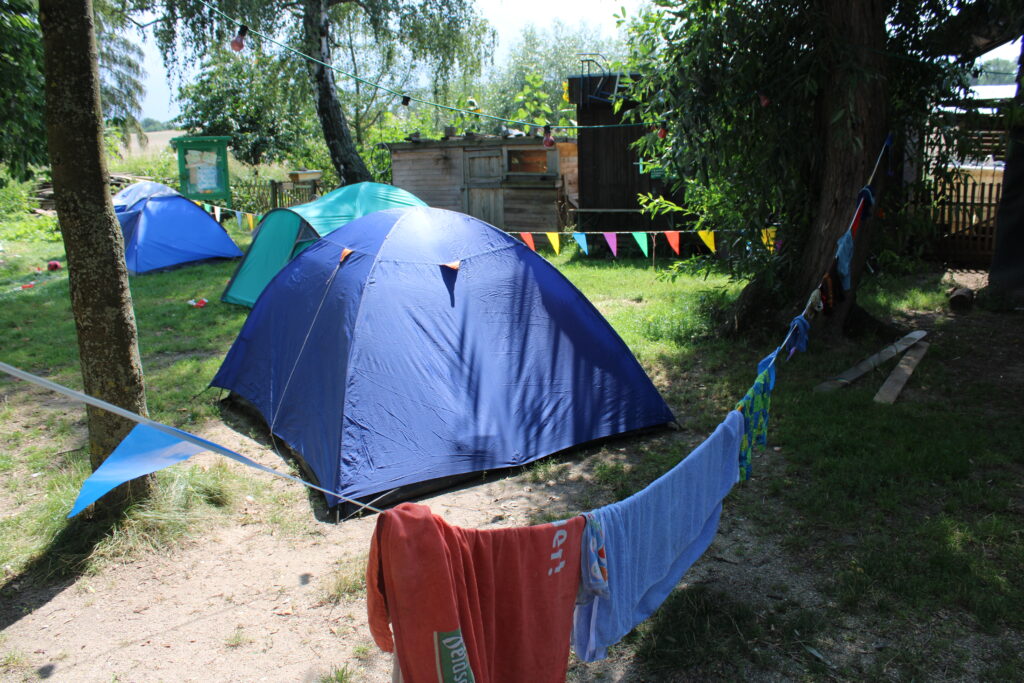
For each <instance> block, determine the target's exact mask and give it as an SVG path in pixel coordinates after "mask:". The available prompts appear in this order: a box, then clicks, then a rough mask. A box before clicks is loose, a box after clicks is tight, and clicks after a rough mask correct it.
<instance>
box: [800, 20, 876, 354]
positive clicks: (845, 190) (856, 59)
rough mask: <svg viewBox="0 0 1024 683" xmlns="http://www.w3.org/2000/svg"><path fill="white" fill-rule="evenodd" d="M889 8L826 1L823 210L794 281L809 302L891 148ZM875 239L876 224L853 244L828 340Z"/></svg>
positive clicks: (820, 130)
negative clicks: (846, 284) (847, 280)
mask: <svg viewBox="0 0 1024 683" xmlns="http://www.w3.org/2000/svg"><path fill="white" fill-rule="evenodd" d="M888 4H889V3H887V2H884V1H883V0H864V1H862V2H849V0H824V2H823V5H822V10H823V15H824V21H825V22H826V35H828V36H829V40H830V43H831V44H830V46H829V49H828V51H827V53H828V54H829V55H830V61H831V64H830V65H829V68H830V72H831V77H830V78H829V79H828V82H827V85H826V89H825V91H824V92H823V95H822V100H821V103H822V106H821V107H820V109H819V113H818V117H819V121H818V126H817V135H816V136H814V138H812V139H815V140H820V141H821V144H822V148H823V168H822V173H821V178H822V182H821V191H820V194H819V196H818V198H817V202H818V206H817V209H816V211H815V217H814V221H813V223H812V225H811V231H810V237H809V238H808V241H807V243H806V246H805V248H804V252H803V255H802V258H801V267H800V271H799V273H798V274H797V275H796V282H795V284H796V291H797V293H798V295H800V296H803V297H807V296H808V295H810V293H811V292H812V291H814V289H815V288H816V287H817V286H818V283H819V282H820V281H821V278H822V276H823V275H824V274H825V273H826V272H827V271H828V269H829V267H830V266H831V265H832V261H833V259H834V258H835V253H836V241H837V240H838V239H839V238H840V237H841V236H842V235H843V233H845V232H846V230H847V228H848V227H849V226H850V220H851V218H852V217H853V214H854V211H855V209H856V204H857V193H858V192H859V191H860V189H861V187H863V186H864V184H865V183H866V182H867V181H868V177H869V176H870V174H871V171H872V169H873V168H874V163H875V160H876V158H877V155H878V152H879V150H880V149H881V147H882V144H883V143H884V142H885V136H886V130H885V122H886V115H887V114H886V102H887V92H886V84H885V77H884V69H885V61H884V60H885V58H884V51H885V42H886V29H885V20H886V16H887V14H888V9H889V7H888ZM837 117H838V118H837ZM884 175H885V172H884V170H883V169H880V170H879V173H878V174H877V175H876V176H875V182H876V189H877V188H878V184H877V183H879V181H880V180H881V178H882V177H884ZM870 238H871V221H864V222H862V224H861V227H860V230H859V231H858V233H857V238H856V240H855V242H854V253H853V260H852V263H851V264H850V273H851V288H850V290H849V291H848V292H846V293H845V296H844V298H843V300H842V302H838V303H837V305H836V307H835V309H834V310H833V312H832V314H831V315H830V316H827V317H823V318H821V319H820V320H821V321H822V322H821V323H820V325H819V326H820V328H821V329H822V330H823V331H824V333H825V334H826V335H832V336H835V335H838V334H840V333H841V332H842V330H843V327H844V324H845V323H846V320H847V316H848V315H849V313H850V311H851V310H853V307H854V306H855V305H856V291H857V285H858V283H859V281H860V274H861V271H862V269H863V267H864V260H865V258H866V257H867V253H868V244H869V242H870ZM801 304H802V302H801Z"/></svg>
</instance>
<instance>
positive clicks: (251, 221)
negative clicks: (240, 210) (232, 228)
mask: <svg viewBox="0 0 1024 683" xmlns="http://www.w3.org/2000/svg"><path fill="white" fill-rule="evenodd" d="M245 224H246V225H247V226H248V227H249V232H252V230H253V228H255V227H256V217H255V216H253V215H252V214H251V213H247V214H245Z"/></svg>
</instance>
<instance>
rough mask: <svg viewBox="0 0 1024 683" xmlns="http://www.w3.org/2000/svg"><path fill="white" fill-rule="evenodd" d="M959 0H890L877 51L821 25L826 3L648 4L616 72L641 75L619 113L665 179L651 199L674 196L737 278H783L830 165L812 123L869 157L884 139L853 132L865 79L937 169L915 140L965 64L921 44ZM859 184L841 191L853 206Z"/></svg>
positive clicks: (936, 160) (899, 129) (938, 160)
mask: <svg viewBox="0 0 1024 683" xmlns="http://www.w3.org/2000/svg"><path fill="white" fill-rule="evenodd" d="M957 4H958V3H956V2H954V1H953V0H926V1H924V2H921V1H910V0H907V1H903V0H891V1H890V2H888V3H886V4H885V5H884V7H885V8H886V10H885V12H884V15H885V16H886V17H887V18H886V19H885V22H884V23H885V26H884V27H875V29H874V30H884V31H885V36H884V49H881V50H875V49H873V48H871V47H870V46H865V45H854V44H852V42H851V40H850V39H849V37H848V35H847V34H846V33H845V32H841V31H840V30H839V29H838V27H837V26H835V25H834V23H830V19H829V17H828V16H826V14H827V6H828V3H825V4H822V3H820V2H815V1H813V0H771V1H769V0H752V1H750V2H742V3H737V2H726V1H724V0H712V1H708V0H682V1H681V2H668V1H667V0H657V1H656V3H655V8H654V9H653V10H652V11H650V12H648V13H647V14H645V15H644V16H643V17H642V18H641V19H640V20H639V21H638V22H636V23H634V24H633V25H632V26H631V27H630V30H629V40H628V44H629V47H630V49H631V55H630V59H629V62H628V68H629V70H630V72H631V73H636V74H639V78H637V79H636V80H635V82H633V83H632V85H631V87H630V88H629V91H628V97H629V98H630V99H631V100H632V101H634V102H636V103H637V106H636V107H635V108H634V109H633V110H632V112H631V113H630V116H631V117H632V118H633V119H634V120H639V121H643V122H645V123H647V124H649V126H650V127H651V132H650V133H648V134H646V135H645V136H644V137H643V138H642V139H641V140H640V142H639V143H638V149H639V152H640V153H641V154H642V155H643V157H645V158H646V159H648V160H650V161H651V162H652V165H653V166H655V167H660V168H661V169H662V170H664V172H665V173H666V176H667V177H668V178H670V179H671V180H672V183H673V186H674V188H675V190H676V192H677V194H676V197H675V199H676V200H677V202H678V203H679V206H676V205H674V204H673V203H666V202H660V203H658V202H656V203H655V208H660V209H661V210H666V209H668V210H673V209H678V210H681V209H682V207H683V206H685V211H687V212H688V213H689V214H691V216H692V218H693V219H694V222H695V225H696V227H698V228H701V229H715V230H718V231H720V234H722V235H724V236H726V237H727V243H728V246H729V247H731V248H730V249H729V250H728V253H729V257H730V258H729V262H730V264H731V266H732V268H733V271H734V272H735V273H736V274H738V275H742V276H753V275H761V276H762V277H765V276H767V277H769V279H771V278H772V277H776V276H778V277H780V278H781V281H783V282H785V281H788V280H791V279H792V277H793V274H794V272H795V271H796V270H797V269H799V268H800V267H801V263H800V254H801V252H802V251H803V249H804V245H805V244H806V243H807V242H808V240H810V239H811V238H812V235H811V230H812V225H813V224H814V220H815V211H816V209H817V207H818V201H819V196H820V195H821V192H822V189H823V185H822V182H823V181H822V178H823V176H824V174H825V171H826V165H827V164H829V163H833V161H832V160H831V159H829V158H828V155H827V154H826V150H825V149H823V139H824V138H823V136H822V131H824V130H825V129H827V128H831V129H835V130H843V131H846V133H845V138H844V139H843V140H842V146H843V148H844V149H845V153H846V154H848V155H858V156H860V157H863V158H866V159H870V160H871V162H873V161H874V159H875V155H876V154H878V151H879V150H880V148H881V146H882V143H883V140H882V139H881V138H880V139H877V140H875V139H863V138H862V137H860V135H859V132H858V131H859V130H862V129H859V128H858V121H857V118H858V113H857V107H856V106H855V105H856V104H857V103H856V102H855V98H857V97H858V96H859V95H858V93H863V92H864V88H872V89H875V90H876V91H877V89H878V88H882V89H883V90H884V99H883V100H882V102H881V106H882V107H884V110H883V111H880V112H877V114H878V115H880V116H881V117H883V119H884V120H885V121H887V122H888V125H889V129H890V130H892V131H894V132H895V133H896V134H897V137H898V144H899V145H901V146H902V147H903V148H904V149H905V150H906V152H907V154H908V155H909V157H910V158H911V159H912V160H913V161H914V162H916V163H917V165H918V168H919V169H920V177H924V176H926V175H928V173H929V172H930V171H931V170H934V168H935V167H942V166H944V165H945V163H946V161H947V160H948V156H947V157H944V156H943V155H941V154H940V155H939V156H937V157H932V156H928V155H926V154H925V153H924V152H925V151H924V149H923V145H920V144H917V143H916V141H920V140H926V139H928V135H929V134H930V133H931V132H932V131H934V130H936V129H943V130H946V131H948V132H952V129H951V128H950V127H949V126H944V125H943V123H942V117H943V116H944V114H943V112H942V111H941V110H940V108H939V106H940V105H941V104H944V103H948V102H950V101H953V100H955V99H956V98H958V97H960V96H962V94H963V92H964V89H965V87H966V83H967V75H968V67H969V66H970V63H971V60H966V61H960V62H957V61H954V60H951V59H949V58H948V56H947V55H946V54H943V51H941V50H937V49H935V48H934V47H933V45H932V44H931V43H930V42H929V40H930V36H931V35H932V34H933V33H935V32H936V31H938V29H940V28H942V27H943V25H944V23H945V21H946V20H947V19H948V18H949V17H950V16H951V14H952V13H953V12H954V9H955V6H956V5H957ZM865 64H869V65H877V66H874V67H868V68H865V66H864V65H865ZM661 126H665V127H666V128H667V130H668V135H667V136H665V137H664V139H662V138H660V137H659V136H658V135H657V134H656V132H655V131H656V130H657V129H658V128H660V127H661ZM833 158H834V157H833ZM868 168H870V166H868ZM882 172H883V173H884V170H883V171H882ZM866 180H867V178H866V177H865V178H864V181H866ZM858 189H859V188H858V187H850V188H848V192H849V194H848V199H849V203H850V213H851V214H852V211H853V207H854V200H855V197H856V194H857V190H858ZM845 199H846V197H842V198H837V201H844V200H845ZM769 227H777V228H778V238H779V239H780V240H781V242H782V243H783V245H784V246H785V248H783V249H782V250H780V251H779V252H776V253H774V254H772V253H769V251H768V250H767V249H766V248H765V247H763V246H762V241H761V239H759V235H760V231H761V230H763V229H765V228H769Z"/></svg>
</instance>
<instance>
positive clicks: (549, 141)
mask: <svg viewBox="0 0 1024 683" xmlns="http://www.w3.org/2000/svg"><path fill="white" fill-rule="evenodd" d="M543 144H544V146H545V147H554V146H555V139H554V138H553V137H551V126H550V125H547V124H545V126H544V143H543Z"/></svg>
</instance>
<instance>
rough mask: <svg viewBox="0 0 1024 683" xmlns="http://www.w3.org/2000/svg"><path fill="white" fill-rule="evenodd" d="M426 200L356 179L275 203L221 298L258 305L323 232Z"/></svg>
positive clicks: (389, 186)
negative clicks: (314, 195)
mask: <svg viewBox="0 0 1024 683" xmlns="http://www.w3.org/2000/svg"><path fill="white" fill-rule="evenodd" d="M426 205H427V204H426V202H424V201H423V200H421V199H420V198H418V197H417V196H416V195H413V194H411V193H409V192H406V191H405V190H402V189H399V188H397V187H394V186H392V185H383V184H381V183H356V184H354V185H346V186H345V187H340V188H338V189H337V190H332V191H331V192H328V193H327V194H325V195H324V196H323V197H320V198H319V199H316V200H314V201H312V202H308V203H306V204H300V205H298V206H290V207H288V208H284V209H274V210H273V211H270V212H268V213H267V214H266V215H265V216H264V217H263V220H261V221H260V224H259V226H257V228H256V232H255V233H254V234H253V238H252V244H251V245H250V246H249V251H247V252H246V254H245V258H243V259H242V262H241V263H240V264H239V265H238V270H236V271H235V274H234V276H233V277H232V278H231V281H230V282H228V286H227V289H225V290H224V294H223V295H222V296H221V300H222V301H226V302H228V303H232V304H241V305H242V306H248V307H250V308H252V306H253V304H254V303H256V299H258V298H259V296H260V294H261V293H262V292H263V288H264V287H266V286H267V284H268V283H269V282H270V281H271V280H272V279H273V277H274V276H275V275H277V272H278V271H279V270H281V269H282V268H284V267H285V265H287V264H288V262H289V261H291V260H292V259H293V258H295V257H296V256H297V255H298V254H299V252H301V251H302V250H303V249H305V248H306V247H308V246H309V245H310V244H312V243H313V242H315V241H316V240H318V239H320V238H321V237H323V236H325V235H328V234H330V233H332V232H334V231H335V230H337V229H338V228H340V227H341V226H343V225H345V224H346V223H349V222H351V221H353V220H355V219H356V218H359V217H361V216H365V215H366V214H369V213H373V212H374V211H381V210H383V209H396V208H401V207H408V206H426Z"/></svg>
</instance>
